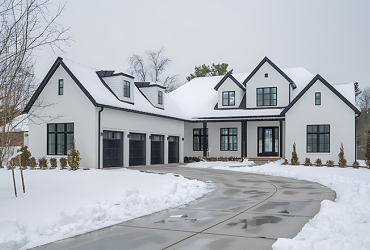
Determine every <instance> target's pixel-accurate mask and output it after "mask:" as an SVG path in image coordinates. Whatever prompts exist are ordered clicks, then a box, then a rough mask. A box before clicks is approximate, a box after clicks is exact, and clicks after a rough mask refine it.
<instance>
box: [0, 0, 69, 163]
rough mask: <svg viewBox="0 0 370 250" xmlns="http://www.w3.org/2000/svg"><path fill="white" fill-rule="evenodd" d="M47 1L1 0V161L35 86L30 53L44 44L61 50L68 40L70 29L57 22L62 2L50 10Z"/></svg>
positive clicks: (32, 59)
mask: <svg viewBox="0 0 370 250" xmlns="http://www.w3.org/2000/svg"><path fill="white" fill-rule="evenodd" d="M50 7H51V4H50V3H49V1H48V0H0V22H1V24H0V125H1V131H0V132H2V133H1V138H0V146H1V148H0V160H1V161H3V160H4V155H5V152H4V151H6V150H7V145H8V142H9V132H10V131H12V130H13V129H14V127H16V126H17V125H18V123H20V122H22V121H18V120H17V122H15V123H14V122H13V121H14V119H15V118H16V117H17V116H19V115H20V114H21V112H22V111H23V109H24V107H25V105H26V104H27V101H28V100H29V98H30V95H31V94H32V92H33V88H34V81H35V77H34V72H33V70H34V62H35V61H34V58H33V52H34V51H35V50H36V49H38V48H40V47H42V46H45V45H48V46H50V47H51V48H52V49H53V50H54V49H59V50H62V48H61V45H62V44H67V45H69V44H68V41H70V39H71V38H70V36H69V34H68V33H69V32H68V31H69V29H65V28H63V26H61V25H60V24H58V23H57V22H56V20H57V18H58V17H59V16H60V15H61V13H62V12H63V10H64V7H65V5H61V4H60V5H58V6H57V10H56V12H55V13H51V11H50Z"/></svg>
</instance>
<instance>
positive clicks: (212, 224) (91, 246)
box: [38, 165, 335, 250]
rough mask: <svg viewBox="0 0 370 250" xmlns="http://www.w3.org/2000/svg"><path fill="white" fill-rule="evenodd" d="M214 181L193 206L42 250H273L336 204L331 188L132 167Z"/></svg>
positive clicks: (217, 172)
mask: <svg viewBox="0 0 370 250" xmlns="http://www.w3.org/2000/svg"><path fill="white" fill-rule="evenodd" d="M130 169H138V170H149V171H155V172H160V173H176V174H181V175H183V176H185V177H188V178H196V179H199V180H203V181H209V180H210V181H212V182H214V183H215V185H216V191H215V192H214V193H212V194H210V195H209V196H208V197H206V198H203V199H200V200H199V201H196V202H194V203H193V204H191V205H190V206H187V207H182V208H177V209H170V210H167V211H162V212H160V213H156V214H153V215H148V216H144V217H141V218H137V219H134V220H131V221H128V222H124V223H121V224H117V225H115V226H112V227H108V228H105V229H101V230H97V231H94V232H91V233H87V234H83V235H80V236H76V237H73V238H69V239H65V240H62V241H58V242H55V243H51V244H48V245H45V246H41V247H39V248H38V249H40V248H41V249H75V250H97V249H99V250H100V249H150V250H154V249H179V250H180V249H181V250H184V249H189V250H203V249H204V250H205V249H208V250H211V249H212V250H216V249H271V245H272V244H273V243H274V242H275V241H276V239H277V238H292V237H294V236H295V235H296V234H297V233H298V232H299V231H300V230H301V228H302V227H303V225H304V224H306V223H307V222H308V221H309V219H311V218H312V217H313V216H314V215H315V214H317V212H318V211H319V209H320V202H321V201H322V200H324V199H329V200H334V199H335V193H334V192H333V191H332V190H330V189H329V188H327V187H324V186H322V185H320V184H317V183H312V182H308V181H300V180H293V179H288V178H283V177H275V176H267V175H258V174H250V173H242V172H233V171H225V170H214V169H195V168H184V167H181V166H178V167H177V166H176V165H156V166H140V167H131V168H130Z"/></svg>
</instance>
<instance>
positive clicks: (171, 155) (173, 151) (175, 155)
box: [168, 136, 179, 163]
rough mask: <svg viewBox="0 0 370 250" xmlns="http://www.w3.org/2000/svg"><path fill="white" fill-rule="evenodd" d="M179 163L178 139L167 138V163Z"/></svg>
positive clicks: (173, 137) (175, 137)
mask: <svg viewBox="0 0 370 250" xmlns="http://www.w3.org/2000/svg"><path fill="white" fill-rule="evenodd" d="M178 162H179V137H178V136H169V138H168V163H178Z"/></svg>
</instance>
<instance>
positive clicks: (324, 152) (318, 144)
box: [306, 124, 330, 154]
mask: <svg viewBox="0 0 370 250" xmlns="http://www.w3.org/2000/svg"><path fill="white" fill-rule="evenodd" d="M308 126H316V127H317V131H319V126H329V132H310V133H309V132H308ZM309 134H316V135H320V134H328V135H329V143H328V145H329V147H328V148H329V151H319V150H320V136H317V142H316V149H317V151H308V135H309ZM324 145H325V144H324ZM306 153H315V154H317V153H319V154H327V153H330V124H318V125H317V124H314V125H307V126H306Z"/></svg>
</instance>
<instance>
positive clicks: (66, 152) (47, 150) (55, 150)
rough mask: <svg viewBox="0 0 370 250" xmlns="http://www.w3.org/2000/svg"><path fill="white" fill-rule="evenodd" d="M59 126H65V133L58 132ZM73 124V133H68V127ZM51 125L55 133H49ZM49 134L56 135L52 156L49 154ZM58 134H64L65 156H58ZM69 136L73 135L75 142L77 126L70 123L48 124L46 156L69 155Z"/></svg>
mask: <svg viewBox="0 0 370 250" xmlns="http://www.w3.org/2000/svg"><path fill="white" fill-rule="evenodd" d="M58 124H63V125H64V132H57V125H58ZM69 124H73V132H67V125H69ZM49 125H54V126H55V127H54V129H55V132H49ZM49 134H54V135H55V149H54V152H55V153H54V154H50V152H49ZM58 134H64V142H65V143H64V149H63V151H64V153H65V154H58V136H57V135H58ZM67 134H73V141H74V138H75V136H74V134H75V126H74V123H73V122H70V123H47V124H46V155H67V154H68V150H67Z"/></svg>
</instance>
